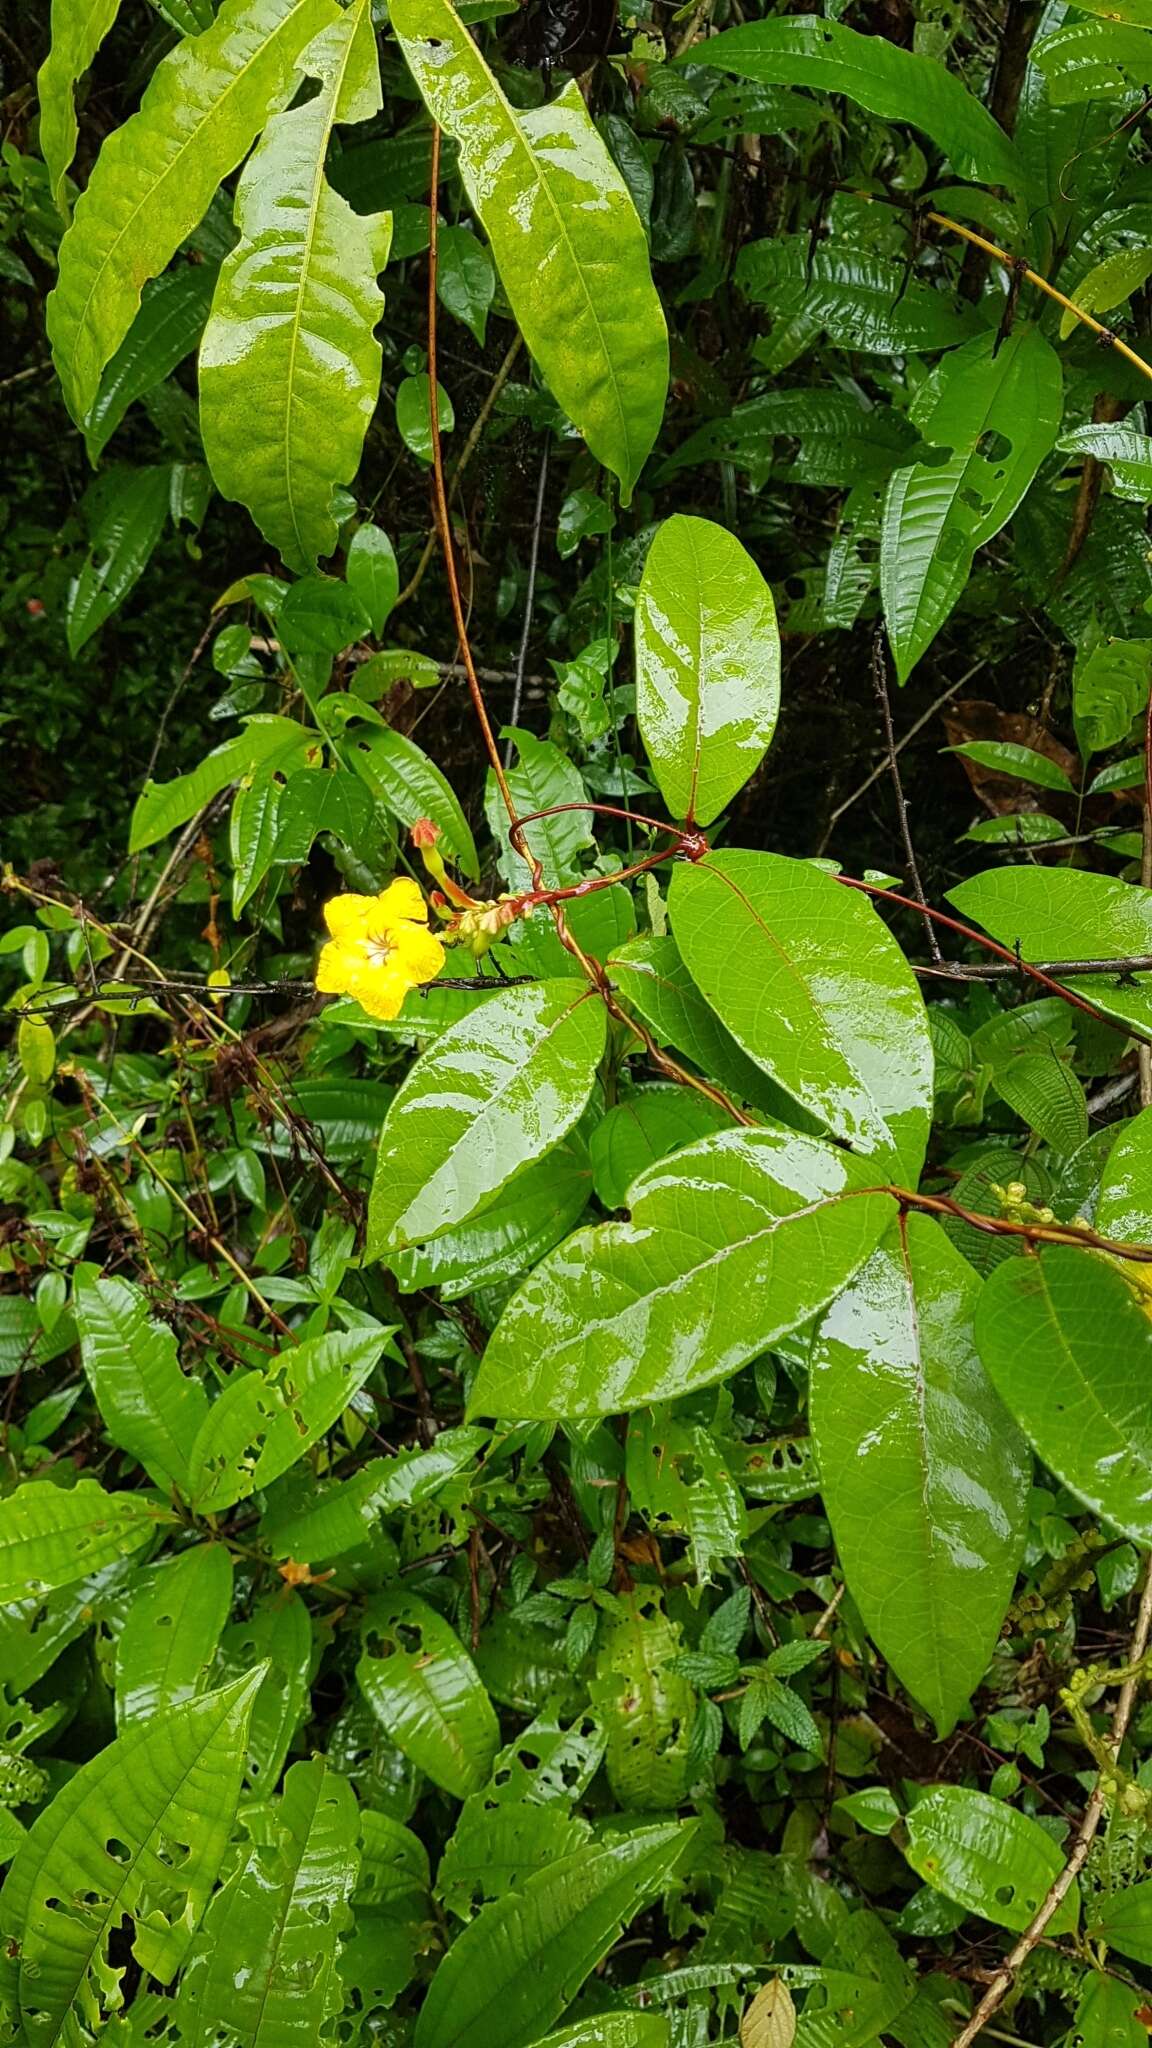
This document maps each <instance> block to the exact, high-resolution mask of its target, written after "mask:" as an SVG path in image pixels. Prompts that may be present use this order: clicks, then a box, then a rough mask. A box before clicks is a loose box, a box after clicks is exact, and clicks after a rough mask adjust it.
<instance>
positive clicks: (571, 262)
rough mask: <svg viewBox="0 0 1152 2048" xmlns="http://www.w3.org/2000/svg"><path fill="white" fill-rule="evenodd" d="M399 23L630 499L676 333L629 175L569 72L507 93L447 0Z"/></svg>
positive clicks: (478, 208) (410, 3)
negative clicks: (533, 98) (542, 86)
mask: <svg viewBox="0 0 1152 2048" xmlns="http://www.w3.org/2000/svg"><path fill="white" fill-rule="evenodd" d="M391 13H392V27H393V28H394V30H395V31H396V35H397V38H398V40H399V42H400V46H401V48H402V49H403V51H404V55H405V57H406V58H407V60H408V66H409V69H410V70H411V72H412V76H413V77H414V79H415V80H416V84H417V85H418V86H419V88H420V93H421V95H422V97H423V99H424V102H425V105H426V106H427V108H428V111H429V113H430V114H431V116H432V118H433V120H434V121H437V122H438V123H439V125H440V127H441V128H443V129H444V131H445V133H446V134H448V135H451V136H452V137H453V138H454V140H455V141H456V143H457V144H458V145H459V155H458V163H459V168H460V175H461V177H462V178H463V180H464V185H465V188H466V190H467V192H468V196H469V198H470V199H471V201H472V205H473V207H474V209H475V212H476V214H477V216H478V218H479V220H480V222H481V224H482V226H483V228H484V232H485V234H486V235H487V237H488V240H489V242H490V243H491V245H492V254H493V256H494V257H495V259H496V267H497V269H498V271H499V273H500V280H501V283H502V284H503V286H504V290H505V292H506V293H507V295H508V303H509V305H510V306H511V308H512V311H513V313H514V314H515V316H516V321H517V324H518V325H519V328H520V331H521V333H522V334H523V336H524V339H525V341H526V342H527V344H528V347H529V349H530V350H531V352H532V354H533V356H534V357H535V359H536V361H537V363H538V364H539V366H540V371H541V374H542V375H543V377H544V380H545V382H546V383H547V385H548V387H549V389H550V390H551V392H552V395H553V397H554V398H555V399H556V401H557V403H558V404H560V405H562V406H563V408H564V410H565V412H566V413H567V414H568V416H569V418H570V419H571V420H572V421H573V423H574V425H575V426H576V427H577V428H578V429H579V431H580V433H581V434H582V435H583V436H584V439H585V440H586V441H587V443H588V446H589V448H590V449H591V450H592V453H593V455H595V456H596V457H597V458H598V460H599V461H601V462H602V463H603V464H604V465H605V467H606V468H607V469H610V470H611V471H612V472H613V474H614V475H615V476H617V477H619V479H620V493H621V498H622V500H623V502H624V504H627V503H628V502H629V500H630V498H631V495H632V489H633V486H634V485H635V482H636V479H637V477H638V476H639V474H640V471H641V469H642V468H643V466H644V463H645V461H646V459H647V457H648V455H649V453H650V451H651V448H652V444H653V442H654V441H655V439H656V436H657V434H658V432H659V430H660V421H661V419H662V417H663V413H664V399H665V394H666V392H667V389H668V335H667V329H666V328H665V325H664V315H663V312H662V311H661V307H660V301H659V299H658V297H657V295H656V290H655V287H654V285H653V283H652V275H651V271H650V269H649V263H648V242H647V238H646V236H645V233H644V229H643V226H642V224H641V221H640V217H639V215H638V213H637V212H636V209H635V207H634V205H633V203H632V198H631V195H630V193H629V191H628V187H627V185H626V184H625V182H624V179H623V178H622V177H621V175H620V172H619V171H618V170H617V169H616V166H615V164H614V163H613V161H612V158H611V157H610V155H609V154H608V150H607V147H606V146H605V144H604V142H603V141H602V139H601V137H600V135H599V134H598V132H597V130H596V128H595V127H594V126H593V123H592V120H591V117H590V115H589V113H588V109H587V107H586V106H585V104H584V100H583V96H582V94H581V92H580V88H579V86H578V85H577V84H576V82H575V80H573V81H572V82H571V83H570V84H568V85H567V86H565V88H564V91H563V92H562V93H561V94H560V97H559V99H557V100H554V101H553V102H552V103H551V104H550V105H548V106H543V107H534V108H532V109H531V110H530V111H522V110H520V109H519V108H515V107H513V106H512V105H511V104H510V103H509V101H508V100H506V99H505V97H504V94H503V93H502V92H501V90H500V87H499V85H498V84H497V82H496V79H495V78H494V76H493V74H492V72H491V71H490V70H489V68H488V65H487V64H486V63H485V61H484V58H483V57H482V56H481V54H480V52H479V50H478V49H477V47H476V45H475V43H474V42H473V41H472V38H471V36H470V35H469V34H468V31H467V29H466V28H465V27H464V26H463V24H462V22H461V21H460V17H459V16H458V14H457V13H456V10H455V8H454V7H453V6H452V5H451V0H396V4H395V5H394V6H393V8H392V11H391Z"/></svg>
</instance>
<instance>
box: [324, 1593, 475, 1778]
mask: <svg viewBox="0 0 1152 2048" xmlns="http://www.w3.org/2000/svg"><path fill="white" fill-rule="evenodd" d="M363 1640H364V1653H363V1655H362V1656H361V1658H360V1661H359V1663H358V1665H357V1667H356V1682H357V1684H358V1685H359V1687H360V1691H361V1692H362V1694H363V1696H364V1698H365V1699H366V1700H367V1701H368V1704H369V1706H370V1707H371V1708H372V1711H373V1713H374V1714H375V1715H376V1716H377V1719H378V1720H379V1721H380V1722H381V1723H382V1725H383V1726H384V1727H385V1728H386V1729H387V1731H388V1733H389V1735H390V1736H391V1737H392V1740H393V1742H394V1743H395V1744H396V1746H397V1748H398V1749H401V1750H403V1752H404V1754H405V1756H407V1757H410V1758H411V1759H412V1762H413V1763H414V1764H416V1765H418V1767H419V1768H420V1770H422V1771H426V1772H427V1774H428V1776H429V1777H430V1778H431V1779H432V1781H433V1783H434V1784H436V1785H440V1786H442V1787H443V1789H444V1791H445V1792H450V1793H451V1794H452V1796H453V1797H454V1798H455V1799H466V1798H467V1797H468V1794H469V1793H470V1792H478V1791H479V1790H480V1787H481V1786H482V1785H483V1784H484V1783H485V1782H486V1781H487V1777H488V1773H489V1771H490V1770H491V1768H492V1759H493V1757H494V1756H495V1754H496V1752H497V1750H498V1749H499V1747H500V1724H499V1722H498V1721H497V1719H496V1714H495V1711H494V1709H493V1706H492V1702H491V1700H490V1699H489V1697H488V1694H487V1692H486V1690H485V1688H484V1684H483V1681H482V1679H481V1678H480V1674H479V1672H478V1671H477V1669H476V1666H475V1665H474V1664H473V1662H472V1659H471V1657H470V1656H469V1655H468V1653H467V1651H466V1650H465V1648H464V1645H463V1643H462V1642H461V1641H460V1638H459V1636H458V1635H457V1634H456V1632H455V1630H454V1629H453V1628H452V1627H451V1626H450V1624H449V1623H448V1622H446V1621H445V1620H444V1617H443V1615H441V1614H437V1612H436V1609H435V1608H434V1607H429V1606H428V1604H427V1602H426V1601H424V1600H420V1599H418V1598H417V1596H416V1594H415V1593H405V1592H402V1591H394V1592H391V1593H381V1594H380V1595H379V1596H378V1598H376V1599H375V1600H373V1601H371V1602H370V1604H369V1606H368V1610H367V1613H366V1614H365V1616H364V1621H363Z"/></svg>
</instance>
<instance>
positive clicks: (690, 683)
mask: <svg viewBox="0 0 1152 2048" xmlns="http://www.w3.org/2000/svg"><path fill="white" fill-rule="evenodd" d="M779 709H780V635H779V632H778V631H777V627H776V607H775V605H774V604H773V602H772V592H771V591H770V590H769V588H768V585H767V584H766V583H765V581H764V578H763V576H762V575H761V574H760V571H759V569H758V568H757V567H756V564H755V562H754V561H753V560H752V557H751V555H750V554H749V553H748V552H747V550H746V549H745V548H743V547H742V546H741V545H740V542H739V541H738V540H737V539H736V537H735V535H734V534H731V533H728V532H726V531H725V529H724V527H722V526H716V525H715V524H714V523H713V521H712V520H711V519H690V518H688V517H686V516H685V515H684V514H683V513H679V512H678V513H676V514H675V516H674V517H673V518H671V519H666V520H665V521H664V524H663V526H661V528H660V530H659V532H658V533H657V535H656V538H655V540H654V541H653V542H652V545H651V547H650V548H649V550H648V559H647V561H646V562H645V564H644V574H643V576H642V577H641V579H640V590H639V594H638V596H637V599H636V715H637V717H638V718H639V721H640V731H641V734H642V735H643V739H644V745H645V747H646V748H647V751H648V759H649V760H650V761H651V763H652V772H653V774H654V775H655V777H656V780H657V782H658V783H659V785H660V794H661V796H662V797H663V798H664V801H665V803H666V804H667V806H668V809H669V811H670V812H671V813H672V816H673V817H674V818H688V819H694V820H695V821H696V822H697V823H698V824H701V825H709V824H711V822H712V820H713V818H715V817H716V816H717V814H718V813H719V812H720V811H722V810H723V808H724V806H725V804H726V803H728V802H729V800H730V799H731V798H732V797H734V796H735V795H736V792H737V790H739V789H742V788H743V786H744V784H745V783H746V782H747V780H748V778H749V776H750V775H752V774H753V773H754V772H755V770H756V768H757V767H758V766H759V764H760V760H761V758H762V756H763V754H764V751H765V748H766V747H767V746H768V745H769V743H770V741H771V738H772V734H773V733H774V731H775V730H776V717H777V713H778V712H779Z"/></svg>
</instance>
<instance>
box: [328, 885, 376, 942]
mask: <svg viewBox="0 0 1152 2048" xmlns="http://www.w3.org/2000/svg"><path fill="white" fill-rule="evenodd" d="M385 893H387V892H385ZM379 900H380V899H379V897H377V896H353V895H347V896H333V898H332V900H331V902H330V903H326V904H325V905H324V922H325V924H326V925H327V927H328V929H329V931H330V932H331V934H332V937H333V938H334V939H348V938H353V937H359V936H360V935H361V934H362V933H363V932H364V931H365V930H366V929H367V925H368V919H369V917H370V915H371V913H372V911H373V910H374V909H375V907H376V904H377V903H378V902H379Z"/></svg>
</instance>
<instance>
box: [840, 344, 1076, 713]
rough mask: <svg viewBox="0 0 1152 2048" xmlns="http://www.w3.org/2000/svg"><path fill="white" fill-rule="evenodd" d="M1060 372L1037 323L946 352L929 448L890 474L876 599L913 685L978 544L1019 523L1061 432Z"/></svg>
mask: <svg viewBox="0 0 1152 2048" xmlns="http://www.w3.org/2000/svg"><path fill="white" fill-rule="evenodd" d="M1062 407H1063V373H1062V370H1061V367H1060V359H1059V357H1058V356H1057V354H1056V352H1055V350H1054V349H1053V348H1052V347H1051V346H1050V344H1049V343H1048V342H1047V341H1046V340H1045V339H1044V336H1043V335H1042V334H1041V333H1040V330H1039V328H1036V327H1019V328H1017V329H1016V330H1015V331H1014V332H1013V333H1012V334H1010V335H1009V337H1008V339H1007V340H1006V341H1005V342H1003V343H1001V344H999V345H998V344H997V338H996V336H995V335H992V334H988V335H981V336H979V337H978V338H977V340H975V341H970V342H967V343H966V344H965V346H964V347H963V348H961V349H957V350H956V351H955V352H954V354H952V355H949V356H945V358H944V359H943V361H942V362H941V363H940V364H939V365H938V366H937V368H936V370H935V371H934V373H933V375H932V376H931V377H930V378H929V379H928V380H927V382H926V383H925V385H924V386H923V388H922V390H921V392H920V393H919V394H918V397H917V403H916V405H915V406H914V407H913V411H912V419H913V422H914V424H915V425H916V426H918V427H919V429H920V431H921V434H922V437H923V439H924V441H925V443H926V444H927V445H928V447H929V448H930V450H931V451H932V453H933V456H934V458H935V459H934V460H932V461H930V462H914V463H910V464H908V465H907V466H906V467H905V468H903V469H897V470H894V471H893V474H892V478H891V481H890V483H889V485H888V495H887V498H886V500H885V505H884V519H883V525H882V528H881V535H880V595H881V600H882V603H883V607H884V618H885V623H886V624H887V627H888V637H889V639H890V641H891V643H892V653H893V656H894V658H895V662H896V673H897V676H898V678H899V680H900V681H901V682H905V681H906V680H907V678H908V676H909V675H910V674H911V672H912V670H913V669H914V668H915V666H916V663H917V662H918V661H919V659H920V657H921V655H922V654H923V653H924V652H925V650H926V649H927V648H928V647H929V646H930V645H931V643H932V641H933V640H934V639H935V637H936V635H937V633H938V632H939V631H940V628H941V626H942V625H943V624H944V621H945V619H946V618H947V617H948V614H949V613H950V612H951V610H952V608H953V606H954V605H955V603H956V602H957V599H958V598H959V597H960V594H961V592H962V591H963V589H964V586H965V584H966V583H967V581H968V577H969V573H970V571H971V568H972V558H973V556H974V555H975V553H976V550H977V548H981V547H983V546H984V545H985V543H986V542H987V541H990V540H992V539H993V538H994V537H995V535H996V534H998V533H999V531H1000V529H1001V527H1002V526H1005V525H1006V524H1007V522H1008V520H1009V519H1011V517H1012V514H1013V512H1015V510H1016V507H1017V506H1018V504H1019V503H1020V500H1021V498H1022V497H1023V496H1024V493H1025V491H1026V490H1027V489H1028V486H1029V484H1030V483H1031V482H1032V479H1033V477H1034V476H1035V474H1036V472H1037V470H1038V469H1039V467H1040V464H1041V463H1042V462H1043V460H1044V458H1045V456H1046V455H1048V454H1050V452H1051V450H1052V447H1053V444H1054V442H1055V440H1056V436H1057V434H1058V433H1059V431H1060V420H1061V412H1062Z"/></svg>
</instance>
